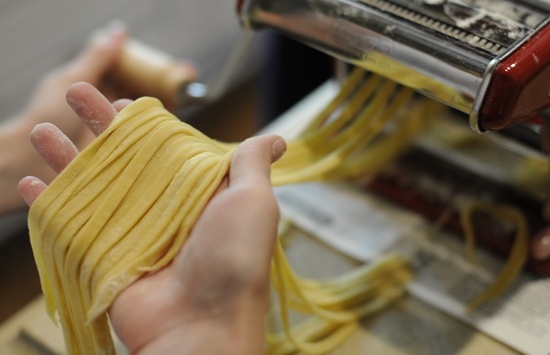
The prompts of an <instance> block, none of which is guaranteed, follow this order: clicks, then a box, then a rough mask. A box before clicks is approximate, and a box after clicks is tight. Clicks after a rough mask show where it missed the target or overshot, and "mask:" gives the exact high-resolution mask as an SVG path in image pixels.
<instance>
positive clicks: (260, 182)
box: [19, 84, 286, 354]
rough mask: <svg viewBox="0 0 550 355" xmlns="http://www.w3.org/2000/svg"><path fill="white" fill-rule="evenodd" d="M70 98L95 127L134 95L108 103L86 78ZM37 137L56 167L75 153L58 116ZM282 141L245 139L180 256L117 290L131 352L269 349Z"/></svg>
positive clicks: (114, 316)
mask: <svg viewBox="0 0 550 355" xmlns="http://www.w3.org/2000/svg"><path fill="white" fill-rule="evenodd" d="M67 97H68V102H69V104H70V105H71V106H72V107H73V109H74V110H75V112H76V113H77V114H78V115H79V116H80V117H81V118H82V119H83V121H84V122H86V123H87V124H88V125H89V126H90V128H91V129H92V131H94V133H95V134H99V133H101V132H102V131H103V130H104V129H105V128H106V127H107V126H108V124H109V122H110V121H111V119H112V118H113V117H114V115H115V114H116V112H117V111H118V110H120V109H121V108H122V107H124V106H125V105H126V104H128V101H117V102H115V103H114V104H113V105H111V104H110V103H109V101H107V100H106V99H105V98H104V97H103V96H101V94H99V92H98V91H96V90H95V89H94V88H93V87H91V86H89V85H86V84H77V85H74V86H72V87H71V89H70V90H69V92H68V94H67ZM31 140H32V142H33V144H34V146H35V147H36V150H37V151H38V152H39V153H40V154H41V156H42V157H43V158H44V160H46V161H47V162H48V163H49V164H50V165H51V166H52V168H53V169H54V171H56V172H60V171H61V170H62V169H63V168H64V167H65V166H66V165H67V164H69V162H70V161H71V160H72V159H74V157H75V156H76V155H77V154H78V150H77V149H76V147H75V146H74V145H72V144H71V142H70V140H69V139H68V138H67V137H66V136H64V135H63V134H62V133H61V132H60V131H59V130H58V129H57V128H55V127H54V126H52V125H48V124H42V125H39V126H37V127H36V128H35V129H34V130H33V132H32V135H31ZM285 149H286V145H285V143H284V141H283V140H282V139H281V138H279V137H278V136H273V135H268V136H260V137H256V138H251V139H249V140H246V141H245V142H243V143H242V144H241V145H240V147H239V148H238V150H237V152H236V153H235V156H234V158H233V162H232V166H231V171H230V174H229V176H228V177H227V178H226V180H225V181H224V183H222V186H220V189H219V190H218V192H217V194H215V196H214V197H213V198H212V200H211V201H210V202H209V204H208V205H207V206H206V208H205V210H204V211H203V212H202V214H201V216H200V218H199V220H198V221H197V222H196V224H195V226H194V228H193V231H192V233H191V235H190V237H189V239H188V242H187V243H186V245H185V247H184V248H183V249H182V250H181V251H180V253H179V254H178V255H177V257H176V258H175V259H174V260H173V262H172V263H171V264H170V265H168V266H167V267H166V268H164V269H162V270H160V271H158V272H156V273H154V274H150V275H147V276H145V277H143V278H141V279H139V280H138V281H136V282H135V283H134V284H132V285H131V286H129V287H128V288H127V289H126V290H124V291H123V292H122V293H121V294H120V295H119V296H118V297H117V298H116V300H115V302H114V303H113V304H112V306H111V308H110V310H109V316H110V319H111V322H112V324H113V327H114V329H115V331H116V332H117V334H118V335H119V337H120V339H121V340H122V341H123V342H124V343H125V344H126V346H127V347H128V349H129V351H130V352H131V353H133V354H134V353H140V354H159V353H170V354H183V353H193V354H217V353H228V352H229V353H235V354H261V353H263V345H264V321H265V319H264V318H265V314H266V312H267V309H268V287H269V270H270V265H271V257H272V254H273V250H274V245H275V241H276V238H277V223H278V218H279V214H278V206H277V202H276V200H275V197H274V195H273V191H272V189H271V183H270V180H269V174H270V164H271V163H272V162H274V161H276V160H277V159H278V158H279V157H280V156H281V155H282V154H283V153H284V150H285ZM60 152H65V154H60ZM19 188H20V192H21V194H22V196H23V197H24V198H25V200H26V201H27V203H28V204H29V205H30V204H32V203H33V201H34V200H35V199H36V198H37V197H38V196H39V194H40V193H41V192H42V191H43V190H44V189H45V188H46V184H45V183H43V182H41V181H40V180H38V179H37V178H34V177H27V178H25V179H23V180H22V181H21V183H20V185H19Z"/></svg>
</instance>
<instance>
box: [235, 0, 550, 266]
mask: <svg viewBox="0 0 550 355" xmlns="http://www.w3.org/2000/svg"><path fill="white" fill-rule="evenodd" d="M237 11H238V14H239V18H240V20H241V23H242V25H243V27H244V28H246V29H252V30H259V29H263V28H271V29H275V30H277V31H279V32H281V33H282V34H284V35H287V36H289V37H291V38H294V39H296V40H298V41H300V42H303V43H305V44H307V45H310V46H312V47H314V48H316V49H318V50H320V51H322V52H325V53H328V54H330V55H331V56H333V57H335V58H336V59H338V60H340V61H342V62H345V63H350V64H352V65H356V66H360V67H363V68H365V69H367V70H368V71H371V72H374V73H377V74H380V75H383V76H385V77H388V78H390V79H392V80H394V81H396V82H398V83H400V84H402V85H404V86H408V87H411V88H414V89H415V90H416V91H417V92H419V93H421V94H423V95H426V96H428V97H430V98H433V99H436V100H438V101H441V102H443V103H445V104H446V105H447V106H449V107H450V108H451V110H450V111H451V112H453V113H454V115H455V116H460V117H461V118H460V119H461V120H462V121H463V126H465V127H466V129H467V131H468V132H469V133H471V134H473V135H474V136H478V137H480V139H479V140H476V139H475V138H473V140H472V142H474V140H475V144H474V143H472V144H466V146H468V147H467V148H464V147H463V148H461V149H455V148H453V147H449V146H446V145H445V142H442V141H444V140H445V138H442V139H441V140H442V141H440V142H438V143H434V139H427V140H424V141H423V142H422V141H421V142H420V144H419V146H418V147H415V149H412V150H411V152H408V153H406V154H405V156H404V157H402V158H401V159H400V160H399V162H397V163H396V164H393V165H392V167H391V168H390V169H388V170H387V171H385V172H382V173H381V174H379V176H377V177H375V178H374V179H373V180H372V181H370V182H369V183H368V186H369V188H371V189H373V190H375V191H376V192H378V193H381V194H382V195H384V196H385V197H388V198H390V199H391V200H394V201H396V202H398V203H400V204H402V205H405V206H407V207H409V208H412V209H414V210H416V211H420V212H422V213H423V214H424V215H426V216H428V217H430V218H432V219H436V218H437V216H438V215H440V214H441V211H442V210H443V209H445V206H446V205H447V204H448V203H449V200H450V199H451V198H455V199H457V197H460V196H461V195H465V194H466V195H470V196H475V197H476V198H477V197H483V196H485V195H493V197H491V198H489V199H492V200H493V201H504V202H506V203H512V204H514V205H516V206H519V207H520V208H521V209H522V210H523V211H526V213H525V214H526V215H527V216H528V218H529V223H530V225H531V228H532V232H531V233H532V234H533V235H535V234H537V233H536V231H537V230H541V228H544V226H545V225H546V222H545V220H544V218H543V216H542V215H543V213H541V211H542V210H543V209H544V206H545V201H546V200H547V199H548V197H549V196H548V191H550V190H549V189H548V178H547V176H548V159H547V153H545V152H544V151H543V150H542V149H541V144H542V141H543V139H542V138H541V137H542V132H543V131H544V130H543V129H542V128H541V127H542V126H543V125H542V123H543V122H544V120H545V118H544V117H545V116H546V115H545V111H546V110H547V108H548V107H549V106H550V25H549V21H550V20H549V16H548V15H549V14H550V1H549V0H517V1H512V0H238V1H237ZM468 126H469V127H470V128H471V129H469V128H468ZM454 129H455V126H445V125H443V126H440V128H439V134H437V133H436V134H435V136H436V138H437V136H438V135H441V136H442V137H444V136H445V135H444V134H443V133H448V132H447V131H449V130H454ZM472 130H473V131H474V132H477V133H481V132H489V131H494V132H493V133H491V134H482V135H480V134H476V133H474V132H472ZM495 131H496V132H495ZM432 138H433V137H432ZM436 140H437V139H436ZM534 161H537V162H538V163H537V164H538V168H537V169H539V170H540V171H542V174H539V175H541V176H539V178H538V179H534V180H536V181H535V182H533V181H534V180H529V179H527V182H525V181H523V182H520V180H521V178H519V177H518V175H520V174H521V172H526V171H527V170H529V168H527V166H531V165H533V164H531V163H533V162H534ZM537 164H534V165H537ZM512 170H513V171H512ZM535 170H536V169H535ZM442 191H445V192H442ZM458 199H459V198H458ZM478 219H479V221H478V222H480V223H478V224H480V225H484V226H482V227H481V228H484V229H483V230H482V232H481V233H480V235H479V240H480V242H481V243H482V244H485V245H486V246H488V247H490V249H492V250H494V251H496V252H498V253H502V254H506V253H507V252H509V250H510V246H511V244H512V240H513V236H509V235H508V236H507V234H509V229H510V228H509V226H508V227H506V226H503V225H502V224H501V225H500V226H496V227H495V226H489V224H491V223H488V222H487V221H488V220H489V219H490V218H488V217H487V216H485V217H482V218H478ZM459 221H460V218H459V216H458V215H456V216H455V219H454V222H453V221H452V219H451V221H450V222H449V223H448V225H451V226H452V225H453V224H454V225H455V227H456V228H455V229H460V223H459ZM539 235H540V233H539ZM536 243H539V244H541V243H542V244H545V243H547V244H550V234H549V235H548V237H547V238H542V239H541V237H537V238H533V245H534V246H533V248H534V249H536V245H535V244H536ZM533 253H535V254H536V252H533V251H532V254H533ZM528 266H529V268H530V269H531V270H533V271H535V272H537V273H538V274H550V260H548V259H545V260H533V258H531V260H530V261H529V262H528Z"/></svg>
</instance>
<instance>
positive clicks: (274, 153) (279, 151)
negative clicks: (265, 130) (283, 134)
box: [271, 138, 286, 163]
mask: <svg viewBox="0 0 550 355" xmlns="http://www.w3.org/2000/svg"><path fill="white" fill-rule="evenodd" d="M285 152H286V142H285V140H284V139H282V138H279V139H277V140H276V141H275V143H273V145H272V146H271V162H272V163H274V162H276V161H277V160H279V159H280V158H281V157H282V156H283V154H285Z"/></svg>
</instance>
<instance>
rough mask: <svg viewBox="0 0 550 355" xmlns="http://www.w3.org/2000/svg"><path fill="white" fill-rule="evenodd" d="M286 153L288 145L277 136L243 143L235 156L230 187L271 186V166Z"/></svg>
mask: <svg viewBox="0 0 550 355" xmlns="http://www.w3.org/2000/svg"><path fill="white" fill-rule="evenodd" d="M285 151H286V143H285V141H284V139H283V138H281V137H280V136H277V135H273V134H270V135H264V136H258V137H253V138H249V139H247V140H245V141H244V142H242V143H241V144H240V145H239V147H238V148H237V150H236V152H235V155H234V156H233V162H232V164H231V170H230V172H229V186H232V187H234V186H235V185H245V186H249V185H251V184H252V185H253V184H257V183H260V184H264V183H268V184H270V179H269V176H270V172H271V164H272V163H274V162H275V161H277V160H278V159H279V158H280V157H281V156H282V155H283V154H284V152H285Z"/></svg>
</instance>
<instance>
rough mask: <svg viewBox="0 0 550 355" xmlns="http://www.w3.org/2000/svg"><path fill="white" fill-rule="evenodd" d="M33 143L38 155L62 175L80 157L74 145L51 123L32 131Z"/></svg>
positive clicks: (42, 124) (39, 125)
mask: <svg viewBox="0 0 550 355" xmlns="http://www.w3.org/2000/svg"><path fill="white" fill-rule="evenodd" d="M30 138H31V142H32V144H33V145H34V148H35V149H36V151H37V152H38V154H39V155H40V156H41V157H42V159H44V160H45V161H46V163H48V165H49V166H50V167H52V169H53V170H54V171H55V172H56V173H60V172H61V171H62V170H63V169H65V167H66V166H67V165H69V163H70V162H71V161H72V160H73V159H74V158H75V157H76V156H77V155H78V149H77V148H76V146H75V145H74V143H73V142H72V141H71V140H70V139H69V138H68V137H67V136H66V135H65V134H64V133H63V132H61V130H60V129H59V128H57V127H56V126H54V125H53V124H51V123H41V124H38V125H36V126H35V127H34V129H33V130H32V131H31V136H30Z"/></svg>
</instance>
